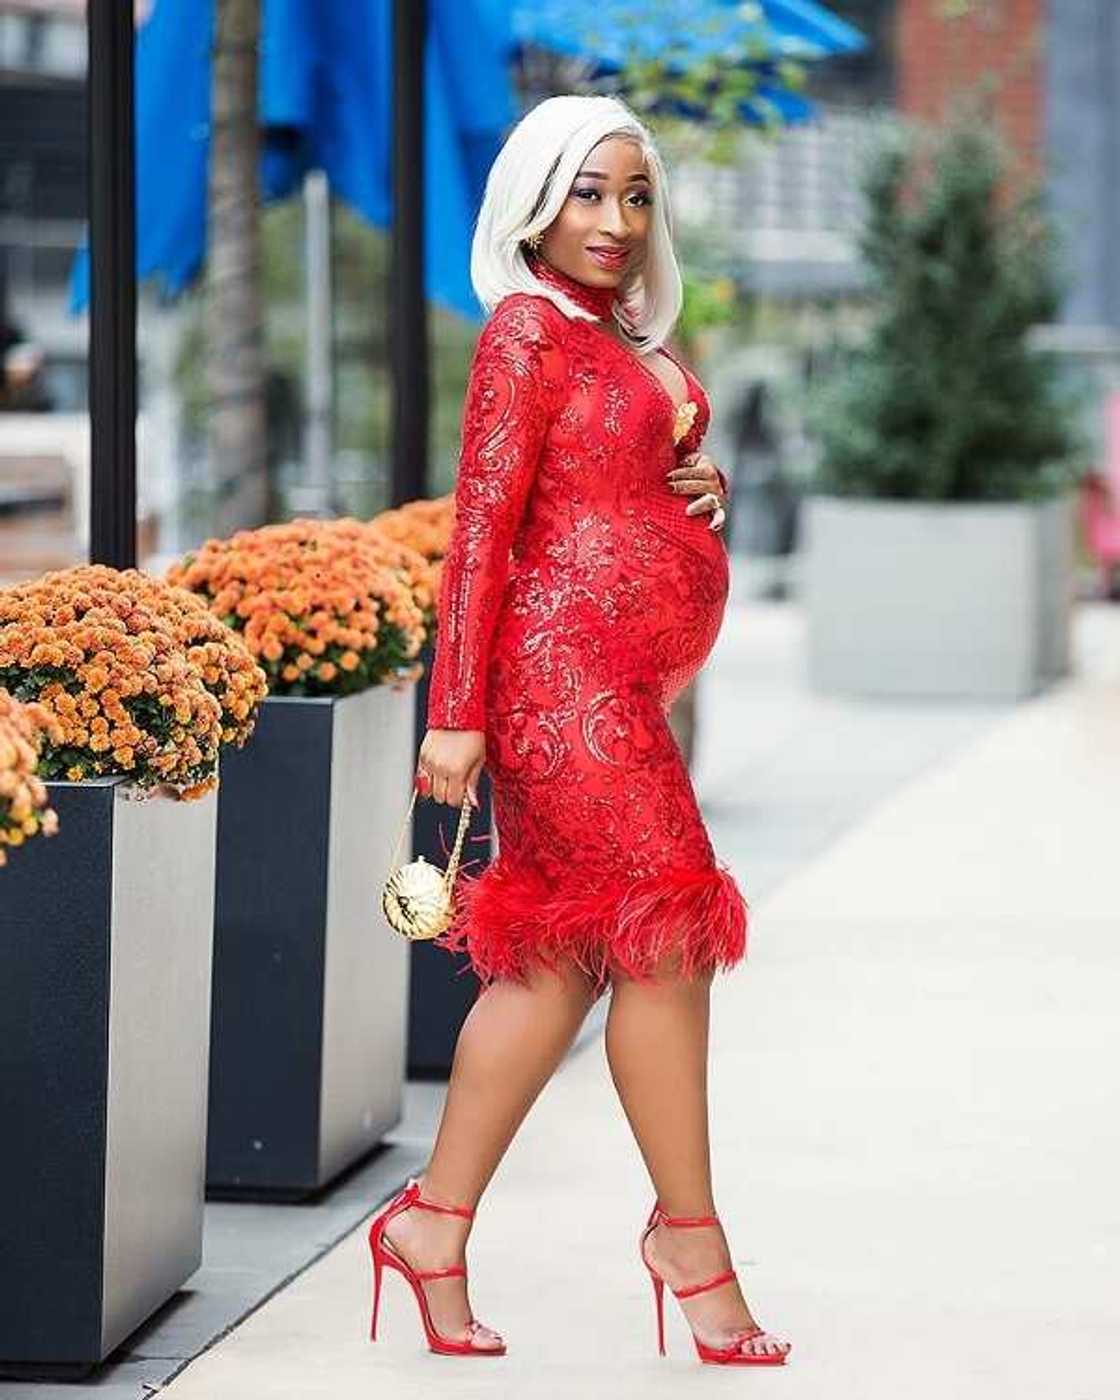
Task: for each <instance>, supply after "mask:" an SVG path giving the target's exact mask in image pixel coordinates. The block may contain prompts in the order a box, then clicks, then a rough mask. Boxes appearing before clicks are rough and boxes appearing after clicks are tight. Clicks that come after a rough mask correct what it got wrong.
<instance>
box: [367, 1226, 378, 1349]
mask: <svg viewBox="0 0 1120 1400" xmlns="http://www.w3.org/2000/svg"><path fill="white" fill-rule="evenodd" d="M380 1306H381V1256H380V1255H379V1254H378V1252H377V1250H376V1249H374V1251H373V1316H372V1317H371V1318H370V1323H369V1339H370V1341H371V1342H376V1341H377V1310H378V1308H379V1307H380Z"/></svg>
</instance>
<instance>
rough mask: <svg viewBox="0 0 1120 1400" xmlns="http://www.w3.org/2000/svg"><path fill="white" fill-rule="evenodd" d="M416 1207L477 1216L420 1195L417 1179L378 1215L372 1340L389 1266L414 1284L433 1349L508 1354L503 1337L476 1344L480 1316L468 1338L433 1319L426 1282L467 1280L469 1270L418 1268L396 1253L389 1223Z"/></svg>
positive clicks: (372, 1243)
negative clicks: (450, 1332) (446, 1329)
mask: <svg viewBox="0 0 1120 1400" xmlns="http://www.w3.org/2000/svg"><path fill="white" fill-rule="evenodd" d="M413 1206H416V1207H418V1208H419V1209H420V1210H434V1211H438V1212H439V1213H440V1214H442V1215H459V1216H462V1218H463V1219H464V1220H471V1219H473V1217H474V1211H473V1210H470V1209H469V1208H468V1207H467V1206H445V1205H440V1204H438V1203H437V1202H436V1201H427V1200H425V1199H424V1197H423V1196H421V1194H420V1183H419V1182H418V1181H416V1180H415V1179H414V1178H413V1179H411V1180H409V1182H408V1183H407V1184H406V1185H405V1186H404V1187H402V1189H401V1190H400V1191H398V1192H397V1194H396V1195H395V1196H394V1197H393V1199H392V1200H391V1201H390V1202H389V1204H388V1205H387V1206H386V1207H385V1208H384V1209H383V1210H382V1211H381V1213H380V1214H379V1215H376V1216H374V1218H373V1220H372V1222H371V1224H370V1227H369V1247H370V1253H371V1255H372V1257H373V1315H372V1317H371V1318H370V1325H369V1336H370V1341H376V1340H377V1314H378V1309H379V1307H380V1304H381V1273H382V1270H383V1269H384V1268H385V1267H386V1266H388V1267H389V1268H390V1269H396V1271H397V1272H398V1273H399V1274H402V1275H403V1276H404V1277H405V1279H407V1281H408V1283H409V1284H410V1286H411V1288H412V1292H413V1295H414V1296H415V1298H416V1303H417V1306H418V1307H419V1309H420V1322H421V1325H422V1326H423V1328H424V1336H425V1337H426V1338H427V1341H428V1347H429V1349H430V1350H431V1351H434V1352H438V1353H439V1354H440V1355H442V1356H504V1355H505V1351H506V1346H505V1343H504V1342H503V1341H501V1340H499V1341H498V1344H497V1345H496V1346H479V1345H477V1344H476V1342H475V1340H474V1334H475V1333H476V1332H477V1331H478V1329H479V1327H481V1325H482V1324H481V1323H480V1322H479V1321H478V1320H477V1318H473V1317H472V1318H471V1319H470V1321H469V1322H468V1323H467V1331H468V1333H469V1334H470V1335H469V1336H467V1337H466V1338H462V1339H460V1338H457V1337H446V1336H444V1334H443V1333H442V1332H438V1331H437V1330H436V1327H435V1324H434V1323H433V1322H432V1314H431V1309H430V1308H429V1306H428V1296H427V1294H426V1293H425V1292H424V1284H425V1282H426V1281H427V1280H429V1279H437V1278H464V1279H465V1278H466V1276H467V1271H466V1269H465V1268H464V1267H463V1266H462V1265H461V1264H455V1265H453V1266H452V1267H451V1268H449V1269H423V1270H419V1269H414V1268H413V1267H412V1265H411V1264H409V1263H408V1261H407V1260H406V1259H404V1258H402V1257H401V1255H399V1254H398V1253H397V1252H396V1250H395V1249H394V1248H393V1245H392V1243H391V1241H389V1240H388V1239H386V1238H385V1226H386V1225H387V1224H388V1223H389V1221H390V1220H392V1218H393V1217H394V1216H395V1215H400V1214H401V1213H402V1212H403V1211H406V1210H409V1209H411V1208H412V1207H413Z"/></svg>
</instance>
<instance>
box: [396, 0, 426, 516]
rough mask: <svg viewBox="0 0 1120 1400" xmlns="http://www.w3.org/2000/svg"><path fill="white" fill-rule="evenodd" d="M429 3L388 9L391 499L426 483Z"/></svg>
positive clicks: (401, 2)
mask: <svg viewBox="0 0 1120 1400" xmlns="http://www.w3.org/2000/svg"><path fill="white" fill-rule="evenodd" d="M427 10H428V6H427V0H394V4H393V136H392V141H393V234H392V256H391V261H390V272H389V331H390V334H389V346H390V351H389V354H390V363H391V367H392V375H393V415H392V419H393V425H392V434H393V442H392V499H391V500H390V502H389V504H390V505H391V506H398V505H400V504H401V503H402V502H403V501H406V500H410V499H412V498H414V497H417V496H422V495H424V494H425V492H426V490H427V481H428V383H429V370H428V317H427V304H426V301H425V296H424V41H425V35H426V31H427V18H428V16H427Z"/></svg>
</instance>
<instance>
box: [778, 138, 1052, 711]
mask: <svg viewBox="0 0 1120 1400" xmlns="http://www.w3.org/2000/svg"><path fill="white" fill-rule="evenodd" d="M865 194H866V198H867V205H868V214H867V220H866V226H865V229H864V233H863V238H862V248H863V253H864V257H865V259H866V263H867V265H868V268H869V270H870V276H871V284H872V289H873V292H874V301H873V308H872V314H873V322H872V324H871V327H870V332H869V334H868V337H867V339H866V342H865V344H864V345H863V346H862V347H861V348H860V349H859V351H858V352H857V353H856V354H854V355H853V356H852V357H851V358H850V359H849V360H848V361H847V362H846V363H845V364H844V366H843V369H842V372H841V373H840V374H839V375H838V376H836V377H834V378H833V379H832V380H831V382H830V383H829V384H828V386H827V387H826V390H825V393H824V395H823V397H822V398H821V400H820V401H819V402H818V404H817V406H816V410H815V412H814V414H813V419H814V424H815V427H816V430H817V432H818V434H819V439H820V445H821V456H820V461H819V464H818V468H817V471H816V474H815V477H814V479H813V481H812V483H811V490H810V494H809V496H808V498H807V501H806V517H805V531H806V571H805V585H806V603H807V613H808V659H809V674H810V679H811V682H812V683H813V684H814V685H815V686H816V687H817V688H819V689H822V690H839V691H848V692H862V693H880V694H917V695H959V696H979V697H985V696H991V697H1015V696H1021V695H1024V694H1029V693H1031V692H1033V691H1035V690H1036V689H1038V688H1039V687H1040V685H1041V684H1043V683H1044V682H1045V681H1047V680H1048V679H1050V678H1052V677H1055V676H1058V675H1061V674H1063V673H1064V672H1065V671H1066V670H1067V669H1068V654H1069V623H1070V614H1071V610H1072V604H1073V597H1074V568H1073V558H1074V532H1075V513H1074V500H1075V494H1074V490H1073V487H1074V485H1075V481H1076V475H1077V450H1078V443H1077V441H1076V440H1075V437H1074V432H1073V428H1072V424H1073V414H1072V412H1071V411H1070V410H1069V408H1068V406H1067V405H1066V404H1065V403H1063V402H1062V400H1061V398H1060V393H1059V387H1058V386H1059V378H1058V369H1057V366H1056V363H1055V362H1054V361H1053V360H1051V359H1050V358H1049V357H1047V356H1045V355H1043V354H1041V353H1040V352H1039V351H1037V350H1036V349H1034V348H1033V347H1032V345H1031V343H1030V335H1031V332H1032V329H1033V328H1034V327H1036V326H1038V325H1039V324H1040V323H1044V322H1046V321H1048V320H1050V319H1051V318H1052V317H1053V316H1054V315H1055V313H1056V311H1057V308H1058V304H1059V289H1058V285H1057V279H1056V276H1055V273H1054V262H1053V249H1052V237H1051V234H1050V232H1049V230H1048V227H1047V225H1046V223H1045V221H1044V220H1043V218H1042V217H1041V214H1040V210H1039V200H1038V196H1037V195H1036V194H1034V193H1032V192H1030V191H1028V192H1027V193H1017V194H1016V193H1013V192H1012V191H1011V190H1010V187H1009V184H1008V167H1007V163H1006V161H1005V160H1004V159H1003V156H1002V153H1001V150H1000V148H999V146H998V144H997V142H996V139H995V138H994V137H993V136H992V135H991V134H990V131H989V130H988V129H987V127H986V126H985V125H984V124H983V123H982V122H979V121H977V122H973V123H969V122H968V121H966V120H965V119H963V118H960V117H958V118H957V120H956V121H955V122H954V123H953V124H952V125H951V126H950V127H949V128H947V129H946V130H945V131H944V132H943V133H941V134H940V135H939V136H938V137H937V138H936V139H934V140H933V142H932V145H929V144H928V143H927V142H926V141H925V140H923V139H921V138H919V137H917V136H915V135H914V134H913V133H905V134H902V135H900V136H899V137H898V138H897V139H895V140H894V141H892V142H891V143H889V144H888V145H886V146H885V147H884V148H883V149H882V150H881V151H880V152H879V153H878V154H877V156H876V158H875V159H874V160H873V162H872V164H871V166H870V167H869V172H868V175H867V179H866V185H865Z"/></svg>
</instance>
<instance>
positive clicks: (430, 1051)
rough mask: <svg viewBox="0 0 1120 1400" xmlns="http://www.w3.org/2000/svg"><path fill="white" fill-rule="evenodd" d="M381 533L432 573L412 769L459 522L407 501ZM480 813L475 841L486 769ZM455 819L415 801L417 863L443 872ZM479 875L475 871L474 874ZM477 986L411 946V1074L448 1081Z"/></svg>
mask: <svg viewBox="0 0 1120 1400" xmlns="http://www.w3.org/2000/svg"><path fill="white" fill-rule="evenodd" d="M370 523H371V524H372V525H373V526H375V527H376V529H377V530H378V531H380V532H381V533H382V534H385V535H388V536H389V537H390V538H392V539H395V540H398V541H399V542H400V543H402V544H407V545H408V546H409V547H410V548H412V549H415V550H416V551H417V552H418V553H419V554H422V555H423V556H424V558H425V559H426V560H427V561H428V563H429V566H430V568H431V580H432V591H433V595H434V597H433V603H432V616H431V618H430V626H429V629H428V635H427V637H426V638H425V641H424V647H423V650H422V651H421V652H420V654H419V658H418V659H419V660H420V661H421V662H422V663H423V665H424V672H423V675H422V676H421V677H420V679H419V681H418V682H417V685H416V739H415V743H414V745H413V770H415V760H416V759H417V758H418V757H419V749H420V744H421V742H422V741H423V738H424V733H425V730H426V728H427V720H428V686H429V682H430V679H431V661H432V654H433V640H434V628H435V600H436V599H438V596H439V585H440V582H441V580H442V577H443V569H442V564H443V558H444V555H445V554H446V553H447V548H448V545H449V543H450V541H451V531H452V529H453V528H454V524H455V499H454V496H453V495H452V494H448V495H445V496H439V497H437V498H436V499H434V500H415V501H407V502H405V504H404V505H402V506H399V507H397V508H396V509H394V510H386V511H382V512H381V514H380V515H376V516H374V518H373V520H372V521H371V522H370ZM478 801H479V810H478V813H477V814H476V815H475V816H474V817H473V818H472V828H474V830H473V831H472V835H471V838H470V839H471V840H472V843H474V842H477V843H485V842H486V841H487V840H488V839H490V827H491V807H490V784H489V781H488V780H487V777H486V774H485V770H484V771H483V778H482V782H481V783H480V784H479V789H478ZM457 824H458V818H457V817H455V814H454V813H453V812H452V811H451V808H450V807H447V806H445V805H443V804H441V803H437V802H426V801H421V802H417V804H416V807H415V809H414V812H413V822H412V858H413V859H415V858H416V857H417V856H421V855H422V856H423V857H424V858H425V859H426V860H427V861H429V862H431V863H432V864H433V865H439V866H446V864H447V858H448V850H449V848H450V846H451V844H452V843H453V841H454V836H455V828H456V826H457ZM489 858H490V848H489V847H488V846H486V845H485V844H480V845H479V849H478V850H477V851H474V850H472V848H471V847H470V846H468V847H467V848H466V849H465V850H464V864H465V865H469V866H477V865H478V864H481V863H485V862H486V861H487V860H488V859H489ZM476 873H477V872H476ZM478 991H479V984H478V979H477V978H476V977H475V975H474V973H473V972H472V970H471V966H470V959H469V958H468V957H467V956H466V954H465V953H452V952H449V951H448V950H447V949H446V948H440V947H437V946H436V945H435V944H433V943H428V942H418V943H414V944H413V945H412V949H411V966H410V969H409V993H408V1073H409V1075H410V1076H411V1077H413V1078H421V1079H446V1078H447V1076H448V1075H449V1074H450V1072H451V1063H452V1060H453V1059H454V1055H455V1043H456V1041H457V1040H458V1038H459V1031H460V1029H461V1028H462V1025H463V1022H464V1020H465V1019H466V1016H467V1012H468V1011H469V1010H470V1009H471V1005H472V1003H473V1002H474V999H475V997H476V996H477V995H478Z"/></svg>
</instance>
